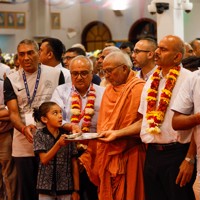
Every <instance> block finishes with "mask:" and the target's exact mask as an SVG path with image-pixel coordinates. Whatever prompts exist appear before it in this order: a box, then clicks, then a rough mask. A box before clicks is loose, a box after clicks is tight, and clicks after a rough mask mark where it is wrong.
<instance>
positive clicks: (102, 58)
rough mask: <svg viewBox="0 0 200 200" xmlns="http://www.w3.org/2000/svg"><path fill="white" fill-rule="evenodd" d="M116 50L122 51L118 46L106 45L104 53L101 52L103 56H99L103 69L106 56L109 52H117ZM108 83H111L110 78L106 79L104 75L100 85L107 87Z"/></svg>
mask: <svg viewBox="0 0 200 200" xmlns="http://www.w3.org/2000/svg"><path fill="white" fill-rule="evenodd" d="M116 51H118V52H120V49H119V48H118V47H115V46H108V47H105V48H104V49H103V51H102V54H101V56H100V58H99V61H98V62H99V65H100V66H101V69H102V67H103V61H104V58H105V57H106V56H107V55H108V54H110V53H112V52H116ZM108 83H109V82H108V80H106V79H105V76H103V77H102V79H101V83H100V85H101V86H103V87H106V86H107V84H108Z"/></svg>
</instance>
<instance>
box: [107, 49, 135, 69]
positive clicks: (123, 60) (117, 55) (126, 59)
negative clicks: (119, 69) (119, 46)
mask: <svg viewBox="0 0 200 200" xmlns="http://www.w3.org/2000/svg"><path fill="white" fill-rule="evenodd" d="M111 59H112V60H113V62H114V63H116V64H124V65H126V66H127V67H128V68H129V69H131V68H132V67H133V63H132V61H131V58H130V56H129V55H128V54H127V53H124V52H122V51H115V52H112V53H109V54H108V55H107V56H106V57H105V59H104V61H103V63H104V62H110V60H111Z"/></svg>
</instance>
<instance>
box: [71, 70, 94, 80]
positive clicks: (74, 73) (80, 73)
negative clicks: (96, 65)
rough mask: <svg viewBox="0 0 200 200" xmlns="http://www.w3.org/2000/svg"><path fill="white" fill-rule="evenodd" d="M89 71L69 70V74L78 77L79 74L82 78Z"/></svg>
mask: <svg viewBox="0 0 200 200" xmlns="http://www.w3.org/2000/svg"><path fill="white" fill-rule="evenodd" d="M90 72H91V71H86V70H85V71H80V72H76V71H71V72H70V73H71V76H72V77H73V78H78V76H79V75H80V76H81V77H82V78H86V77H87V76H88V74H89V73H90Z"/></svg>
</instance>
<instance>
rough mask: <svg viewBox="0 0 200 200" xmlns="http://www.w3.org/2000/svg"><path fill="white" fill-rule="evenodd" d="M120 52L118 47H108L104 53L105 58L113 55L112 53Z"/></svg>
mask: <svg viewBox="0 0 200 200" xmlns="http://www.w3.org/2000/svg"><path fill="white" fill-rule="evenodd" d="M117 51H118V52H120V49H119V48H118V47H115V46H109V47H106V48H104V49H103V52H102V54H103V55H104V56H107V55H108V54H109V53H112V52H117Z"/></svg>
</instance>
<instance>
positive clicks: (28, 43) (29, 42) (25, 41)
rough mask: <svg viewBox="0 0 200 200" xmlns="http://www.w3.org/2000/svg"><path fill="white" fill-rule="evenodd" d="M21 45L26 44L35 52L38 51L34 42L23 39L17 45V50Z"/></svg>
mask: <svg viewBox="0 0 200 200" xmlns="http://www.w3.org/2000/svg"><path fill="white" fill-rule="evenodd" d="M22 44H27V45H33V46H34V48H35V50H36V51H39V45H38V43H37V42H36V41H35V40H30V39H24V40H22V41H21V42H20V43H19V44H18V45H17V49H18V48H19V46H20V45H22Z"/></svg>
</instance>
